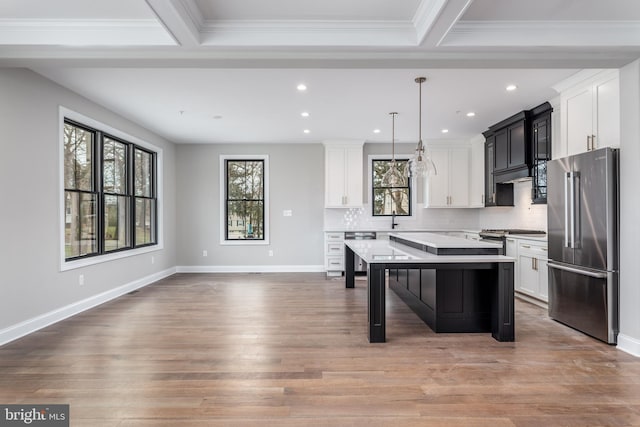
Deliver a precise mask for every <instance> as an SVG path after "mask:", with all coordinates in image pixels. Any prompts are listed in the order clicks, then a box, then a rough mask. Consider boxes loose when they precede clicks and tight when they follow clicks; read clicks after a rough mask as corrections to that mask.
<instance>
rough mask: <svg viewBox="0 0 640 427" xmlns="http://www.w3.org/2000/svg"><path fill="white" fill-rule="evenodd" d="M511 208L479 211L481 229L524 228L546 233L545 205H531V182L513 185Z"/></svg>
mask: <svg viewBox="0 0 640 427" xmlns="http://www.w3.org/2000/svg"><path fill="white" fill-rule="evenodd" d="M513 199H514V200H513V201H514V205H515V206H513V207H510V206H509V207H506V206H496V207H491V208H485V209H479V218H478V222H479V224H480V226H481V228H524V229H532V230H543V231H547V205H544V204H537V205H534V204H532V203H531V181H524V182H516V183H514V184H513Z"/></svg>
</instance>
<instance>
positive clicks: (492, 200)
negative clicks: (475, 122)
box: [484, 135, 513, 206]
mask: <svg viewBox="0 0 640 427" xmlns="http://www.w3.org/2000/svg"><path fill="white" fill-rule="evenodd" d="M495 143H496V137H495V135H489V136H488V137H487V140H486V142H485V145H484V174H485V175H484V187H485V189H484V205H485V206H513V184H498V183H496V182H495V179H494V176H493V170H494V164H495V160H496V158H495V154H496V146H495Z"/></svg>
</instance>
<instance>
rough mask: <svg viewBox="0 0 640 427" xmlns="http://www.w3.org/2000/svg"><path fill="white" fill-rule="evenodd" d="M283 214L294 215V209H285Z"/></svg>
mask: <svg viewBox="0 0 640 427" xmlns="http://www.w3.org/2000/svg"><path fill="white" fill-rule="evenodd" d="M282 216H293V211H292V210H291V209H287V210H284V211H282Z"/></svg>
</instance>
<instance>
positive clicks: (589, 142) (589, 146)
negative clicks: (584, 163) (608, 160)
mask: <svg viewBox="0 0 640 427" xmlns="http://www.w3.org/2000/svg"><path fill="white" fill-rule="evenodd" d="M587 151H591V136H590V135H587Z"/></svg>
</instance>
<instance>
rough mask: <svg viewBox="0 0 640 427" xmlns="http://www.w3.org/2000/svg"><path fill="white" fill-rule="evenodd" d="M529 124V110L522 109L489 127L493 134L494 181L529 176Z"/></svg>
mask: <svg viewBox="0 0 640 427" xmlns="http://www.w3.org/2000/svg"><path fill="white" fill-rule="evenodd" d="M530 126H531V123H530V114H529V112H528V111H522V112H520V113H518V114H515V115H513V116H511V117H509V118H508V119H506V120H503V121H501V122H500V123H496V124H495V125H493V126H490V127H489V132H491V133H493V135H494V136H495V163H494V170H493V173H494V175H495V179H496V182H504V181H510V180H514V179H518V178H524V177H528V176H531V174H530V172H531V165H530V161H531V159H530V156H531V137H530V135H529V133H528V132H527V128H529V127H530Z"/></svg>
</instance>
